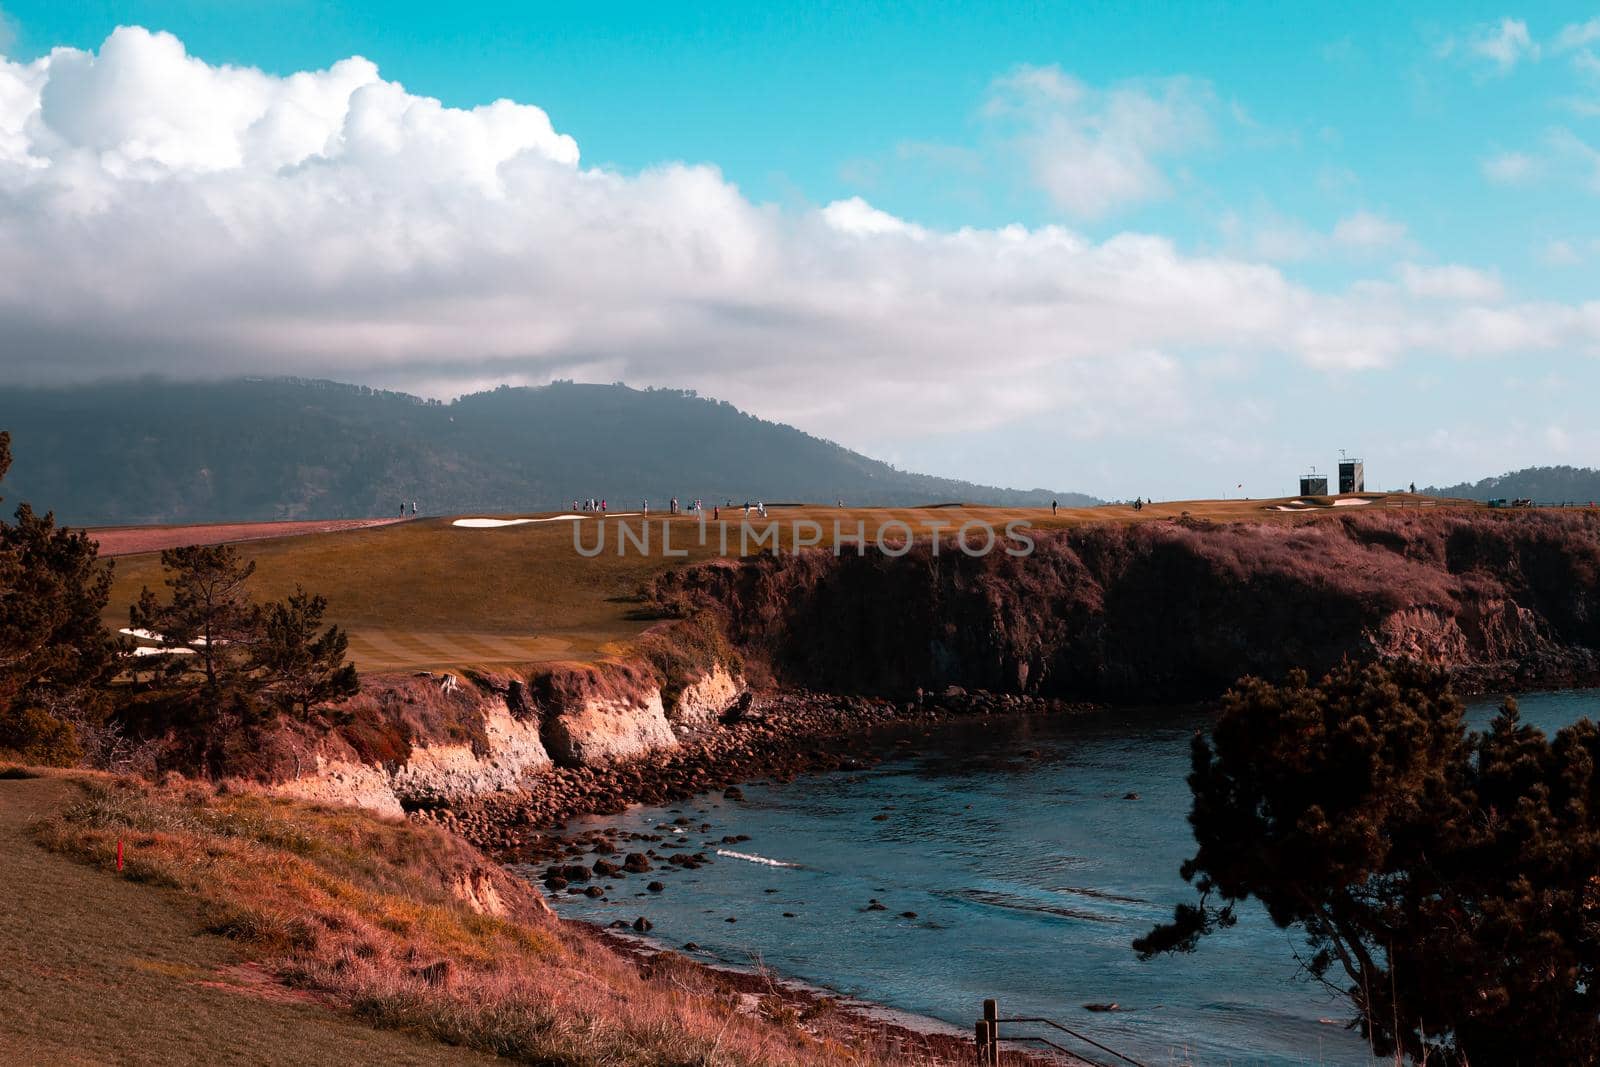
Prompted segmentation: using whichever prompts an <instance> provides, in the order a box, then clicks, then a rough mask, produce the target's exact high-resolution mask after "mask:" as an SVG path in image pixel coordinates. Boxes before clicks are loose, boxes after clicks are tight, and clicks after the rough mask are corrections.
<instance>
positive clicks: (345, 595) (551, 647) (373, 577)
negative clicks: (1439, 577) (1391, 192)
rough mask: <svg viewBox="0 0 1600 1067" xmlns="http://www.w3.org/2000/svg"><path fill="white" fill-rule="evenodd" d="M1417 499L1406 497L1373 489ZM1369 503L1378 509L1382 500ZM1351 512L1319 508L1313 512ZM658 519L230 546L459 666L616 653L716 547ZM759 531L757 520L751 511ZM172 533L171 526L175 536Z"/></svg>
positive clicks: (871, 519) (361, 626) (873, 517)
mask: <svg viewBox="0 0 1600 1067" xmlns="http://www.w3.org/2000/svg"><path fill="white" fill-rule="evenodd" d="M1384 500H1386V501H1388V502H1391V503H1399V502H1402V501H1405V502H1410V503H1415V498H1408V497H1392V498H1384ZM1273 503H1275V502H1273V501H1242V500H1239V501H1179V502H1173V503H1164V504H1152V505H1150V506H1148V507H1146V508H1144V509H1143V510H1142V511H1139V512H1135V511H1134V510H1133V509H1132V508H1131V507H1125V506H1106V507H1097V508H1084V509H1076V510H1063V511H1062V512H1061V513H1060V515H1059V516H1056V517H1052V516H1051V515H1050V512H1049V510H1048V509H1036V508H989V507H976V508H968V507H941V508H881V509H846V510H843V511H841V510H839V509H837V508H831V507H796V508H773V509H771V514H770V520H769V521H771V522H773V523H777V524H779V525H780V526H781V528H782V530H783V537H784V542H785V544H786V545H787V544H788V543H789V530H790V529H791V528H792V523H793V521H794V520H797V519H799V520H804V519H811V520H814V521H816V522H817V523H818V524H819V525H820V526H821V527H822V530H823V537H824V543H831V541H832V530H833V524H834V522H835V521H839V522H840V523H841V524H842V525H843V527H844V529H845V531H846V532H849V531H850V530H851V529H852V528H853V527H854V524H855V523H856V522H858V521H860V522H865V523H866V524H867V529H868V531H869V535H870V532H871V531H872V530H874V529H875V528H876V526H877V525H878V524H879V523H881V522H883V521H886V520H888V519H899V520H902V521H904V522H907V523H909V524H910V525H911V526H912V527H913V529H915V530H916V531H918V533H919V534H921V533H923V532H924V526H923V523H925V522H942V523H948V524H950V525H951V526H952V527H956V526H959V525H960V524H962V523H965V522H968V521H974V520H981V521H984V522H988V523H990V524H991V525H993V526H994V527H996V528H997V529H998V528H1000V527H1003V526H1004V525H1005V523H1007V522H1009V521H1012V520H1023V521H1027V522H1030V523H1032V524H1033V526H1034V527H1035V528H1037V529H1049V528H1052V527H1064V526H1070V525H1077V524H1082V523H1086V522H1105V521H1112V522H1133V521H1141V522H1148V521H1153V520H1159V519H1168V518H1175V517H1178V516H1180V515H1183V514H1189V515H1192V516H1195V517H1199V518H1208V519H1213V520H1218V521H1264V522H1295V521H1304V520H1305V519H1306V518H1307V515H1308V513H1304V512H1296V513H1285V512H1274V511H1270V510H1265V509H1266V508H1269V507H1270V506H1272V504H1273ZM1374 506H1383V503H1382V502H1380V503H1379V504H1375V505H1374ZM1359 510H1361V509H1356V508H1350V509H1345V508H1340V509H1332V508H1329V509H1326V512H1325V513H1328V514H1332V513H1335V512H1346V511H1348V512H1351V513H1354V512H1358V511H1359ZM734 515H735V518H734V519H733V520H732V521H729V520H727V519H724V522H723V525H724V526H725V527H727V529H728V530H729V538H730V544H731V545H737V542H738V532H739V521H738V517H737V516H738V512H737V511H735V512H734ZM660 520H661V516H658V515H656V516H652V517H651V519H650V533H651V537H652V538H654V539H655V540H654V541H653V542H652V548H653V549H657V551H655V552H653V553H652V555H650V556H649V557H648V558H647V557H644V556H641V555H640V554H639V553H638V552H637V551H635V550H634V549H633V548H632V547H631V545H630V547H629V550H628V553H627V555H625V556H621V557H619V556H618V555H617V553H616V544H617V530H616V528H617V527H618V526H620V525H622V524H624V523H626V524H629V525H630V526H631V527H632V528H634V529H635V530H637V529H638V527H639V524H640V522H641V520H640V519H637V518H633V519H608V520H606V526H607V527H608V533H607V541H606V551H605V552H604V553H603V554H602V555H600V556H599V557H596V558H594V559H585V558H583V557H581V556H580V555H579V554H578V553H577V552H576V551H574V549H573V530H572V527H571V524H570V523H567V522H553V523H535V524H529V525H525V526H511V527H504V528H500V529H491V530H473V529H461V528H457V527H454V526H451V525H450V520H448V519H429V520H425V521H421V522H411V523H405V524H402V525H396V526H390V527H380V528H376V529H368V530H356V531H347V532H342V533H334V534H315V535H307V536H301V537H287V538H281V539H275V540H265V541H254V542H251V543H249V544H246V545H243V546H241V552H242V553H243V554H244V555H245V556H246V557H247V558H252V559H255V560H256V561H257V564H258V571H257V578H256V590H257V595H258V596H260V597H264V598H265V597H280V596H283V595H285V594H287V593H289V592H292V591H293V589H294V586H295V584H296V583H300V584H303V585H304V586H305V587H306V588H307V589H310V590H313V591H316V592H320V593H322V594H323V595H325V596H326V597H327V598H328V600H329V603H330V605H331V610H330V615H331V617H332V619H333V621H336V622H338V623H340V624H341V625H343V626H345V627H346V628H348V629H349V630H350V632H351V635H352V642H351V650H352V652H351V654H352V657H353V658H354V659H355V660H356V662H357V665H358V666H360V667H362V668H363V669H365V670H395V669H408V668H421V667H442V666H455V665H462V664H492V663H528V662H539V661H549V660H558V659H589V658H594V657H596V656H601V655H604V654H606V653H607V652H610V651H613V650H615V649H616V648H617V647H618V645H619V644H620V643H624V642H626V641H628V640H629V639H631V638H633V637H635V636H637V635H638V634H639V633H640V632H641V631H643V630H644V629H645V628H646V627H648V626H649V625H650V622H651V620H649V619H647V618H641V617H640V616H639V604H638V603H637V601H636V596H637V593H638V590H639V589H640V587H641V586H642V585H643V584H644V583H645V582H646V581H647V580H648V579H649V578H650V577H651V576H652V575H654V574H656V573H658V572H659V571H660V570H661V569H663V568H665V567H669V566H673V565H681V564H682V563H683V562H686V561H693V560H696V559H705V558H707V557H709V556H710V555H712V554H713V553H714V552H715V551H716V546H717V537H718V535H717V533H716V531H715V529H714V526H713V529H712V532H711V533H710V535H709V544H708V545H707V546H706V547H703V548H702V547H700V546H699V545H698V544H696V539H697V533H698V524H697V523H695V522H694V521H693V520H690V519H684V518H680V519H676V520H673V547H674V548H675V549H676V548H678V547H680V546H681V547H683V548H685V549H687V550H688V555H687V556H686V557H683V558H681V559H674V560H668V559H666V558H664V557H663V556H661V555H660V553H659V544H658V542H659V538H660V533H661V526H660ZM596 521H597V520H593V519H586V520H584V525H583V530H582V537H583V539H584V544H585V545H589V546H592V545H593V544H594V537H595V529H594V527H595V525H596ZM753 523H754V525H755V526H757V527H758V528H759V527H760V521H759V520H753ZM179 540H180V542H181V537H180V538H179ZM116 566H117V569H116V577H117V581H116V587H115V590H114V592H113V595H112V599H111V605H110V607H109V608H108V612H107V620H108V621H109V622H112V623H114V624H116V625H118V626H125V625H127V622H126V619H127V607H128V605H129V604H130V603H132V602H133V600H134V599H135V598H136V597H137V595H138V591H139V589H140V588H141V587H142V586H144V585H146V584H148V585H151V586H154V587H157V588H159V586H160V582H161V569H160V560H159V558H158V556H157V555H156V554H154V553H149V554H145V555H138V556H126V557H123V558H121V559H118V560H117V564H116Z"/></svg>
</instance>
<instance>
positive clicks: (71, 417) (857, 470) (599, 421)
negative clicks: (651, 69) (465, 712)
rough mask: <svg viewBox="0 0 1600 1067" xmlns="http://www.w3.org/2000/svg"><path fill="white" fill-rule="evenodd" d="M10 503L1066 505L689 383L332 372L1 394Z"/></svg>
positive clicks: (212, 515)
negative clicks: (446, 387)
mask: <svg viewBox="0 0 1600 1067" xmlns="http://www.w3.org/2000/svg"><path fill="white" fill-rule="evenodd" d="M0 428H5V429H8V430H10V431H11V433H12V437H13V443H14V451H15V452H16V465H15V467H14V468H13V470H12V474H11V477H10V478H9V479H8V483H7V489H8V492H7V493H6V496H7V497H8V498H9V502H10V503H11V504H14V503H16V502H18V501H23V500H27V501H30V502H33V503H35V504H36V506H38V507H40V508H52V509H54V510H55V512H56V513H57V515H58V516H60V517H61V518H62V519H63V520H65V521H68V522H72V523H76V524H114V523H130V524H131V523H151V522H206V521H228V520H261V519H295V518H344V517H355V516H365V515H389V514H394V513H396V512H397V511H398V509H399V506H400V502H401V501H402V500H404V501H411V500H417V501H418V502H419V503H420V505H421V509H422V511H423V512H424V513H433V514H439V513H450V512H461V511H474V510H482V511H508V510H540V509H555V508H565V507H570V506H571V503H572V500H573V498H575V497H577V498H582V497H586V496H591V495H593V496H601V497H605V498H607V500H608V502H609V504H610V506H611V508H612V510H635V509H637V507H638V505H639V503H640V501H641V500H642V499H643V498H646V497H648V498H649V499H650V501H651V504H652V506H653V507H660V508H664V507H665V506H666V501H667V498H668V497H670V496H672V495H677V496H679V497H680V498H691V497H695V496H699V497H702V498H704V499H705V500H706V501H707V502H708V503H710V502H713V501H721V500H724V499H732V500H736V501H741V502H742V501H743V500H745V499H747V498H748V499H758V498H759V499H765V500H768V501H779V500H810V501H822V502H826V501H831V500H833V499H835V498H841V497H842V498H843V499H844V500H845V502H846V503H848V504H856V505H908V504H926V503H935V502H942V501H951V500H964V501H970V502H974V503H991V504H1011V505H1029V504H1032V505H1037V504H1048V503H1049V502H1050V500H1052V499H1056V500H1059V501H1060V502H1061V503H1062V504H1063V505H1066V506H1082V505H1085V504H1092V503H1097V502H1098V501H1096V500H1095V499H1094V498H1092V497H1087V496H1083V495H1081V494H1077V493H1054V492H1051V491H1048V490H1044V489H1034V490H1013V489H1000V488H995V487H992V486H981V485H974V484H972V483H970V482H963V481H958V480H955V479H949V478H938V477H933V476H930V475H924V474H913V473H909V472H905V471H900V470H897V469H895V468H894V467H892V466H890V465H889V464H886V463H882V462H880V461H878V460H874V459H870V458H868V457H866V456H863V455H861V454H859V453H856V452H852V451H850V450H849V449H846V448H844V447H842V446H840V445H837V444H834V443H833V442H831V441H825V440H823V439H821V438H818V437H813V436H812V435H810V434H807V433H804V432H802V431H800V430H797V429H795V428H794V427H791V426H785V425H782V424H779V423H773V422H768V421H766V420H763V419H759V418H756V417H755V416H752V415H748V414H746V413H744V412H741V411H739V410H738V409H737V408H735V407H733V406H732V405H731V404H728V403H726V402H719V401H715V400H709V399H705V398H702V397H698V396H696V395H694V394H693V393H691V392H685V391H679V390H662V389H656V390H636V389H630V388H628V387H626V386H622V385H579V384H574V383H570V382H557V383H554V384H552V385H549V386H542V387H538V388H510V387H501V388H499V389H496V390H493V391H491V392H485V393H476V394H473V395H470V396H465V397H461V398H460V399H457V400H455V401H452V402H451V403H448V404H445V403H440V402H438V401H430V400H424V399H421V398H419V397H414V396H410V395H408V394H405V393H397V392H387V391H382V390H374V389H369V388H366V387H364V386H355V385H345V384H342V383H338V382H327V381H308V380H302V379H270V380H260V379H250V380H243V381H227V382H217V383H179V382H167V381H154V380H141V381H137V382H119V383H109V384H99V385H87V386H77V387H65V388H0Z"/></svg>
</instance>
